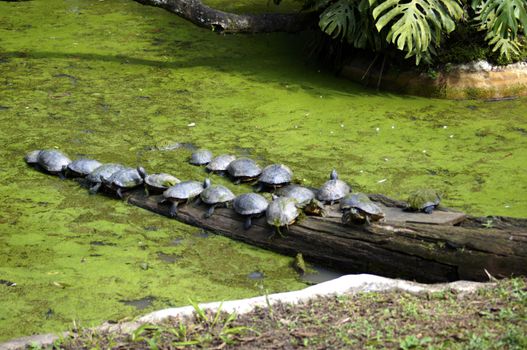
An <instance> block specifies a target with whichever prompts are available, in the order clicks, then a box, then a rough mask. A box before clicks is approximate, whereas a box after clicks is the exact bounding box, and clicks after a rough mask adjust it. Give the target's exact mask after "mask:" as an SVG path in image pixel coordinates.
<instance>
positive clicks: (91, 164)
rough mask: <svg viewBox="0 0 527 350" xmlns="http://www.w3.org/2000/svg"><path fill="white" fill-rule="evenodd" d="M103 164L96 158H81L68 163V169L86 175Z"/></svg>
mask: <svg viewBox="0 0 527 350" xmlns="http://www.w3.org/2000/svg"><path fill="white" fill-rule="evenodd" d="M101 165H102V163H101V162H99V161H97V160H95V159H87V158H81V159H77V160H74V161H73V162H71V163H70V164H68V170H69V171H71V172H73V173H75V174H78V175H79V176H86V175H88V174H89V173H91V172H92V171H94V170H95V169H97V168H98V167H100V166H101Z"/></svg>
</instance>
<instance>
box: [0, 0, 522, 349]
mask: <svg viewBox="0 0 527 350" xmlns="http://www.w3.org/2000/svg"><path fill="white" fill-rule="evenodd" d="M211 3H214V4H215V5H218V4H220V5H221V4H225V3H228V2H225V1H224V2H221V1H214V2H211ZM262 3H267V1H260V0H254V1H252V2H249V1H245V2H243V4H245V6H241V7H240V8H239V9H238V10H247V9H251V8H253V9H258V10H262V9H263V10H265V8H266V7H265V6H263V5H262ZM230 6H233V5H230ZM305 40H306V38H305V37H304V36H296V35H291V34H262V35H229V36H221V35H216V34H215V33H212V32H211V31H208V30H204V29H199V28H196V27H195V26H193V25H191V24H189V23H187V22H185V21H184V20H181V19H179V18H178V17H176V16H175V15H172V14H169V13H166V12H165V11H163V10H161V9H155V8H151V7H144V6H141V5H139V4H137V3H135V2H133V1H129V0H101V1H88V0H34V1H29V2H20V3H10V2H0V144H1V145H2V148H1V150H0V160H1V163H0V173H1V176H2V181H1V183H0V193H1V197H2V201H1V204H0V280H2V281H9V282H13V283H16V285H15V286H11V285H9V283H7V282H6V283H0V310H2V312H0V340H5V339H8V338H12V337H17V336H22V335H29V334H32V333H41V332H50V331H60V330H64V329H67V328H68V327H70V326H72V325H73V321H75V322H76V324H77V325H82V326H92V325H96V324H99V323H101V322H103V321H105V320H121V319H123V318H125V317H133V316H136V315H139V314H143V313H146V312H148V311H152V310H154V309H160V308H166V307H169V306H179V305H187V304H188V303H189V299H192V300H193V301H198V302H204V301H213V300H226V299H233V298H244V297H250V296H255V295H258V294H262V293H264V292H268V293H273V292H278V291H285V290H294V289H300V288H303V287H304V286H306V283H305V282H303V281H301V280H299V279H298V276H297V274H296V272H295V271H294V270H293V269H292V268H291V267H290V263H291V261H292V258H291V257H285V256H281V255H278V254H274V253H271V252H268V251H263V250H260V249H256V248H253V247H250V246H247V245H244V244H241V243H238V242H234V241H231V240H229V239H226V238H223V237H219V236H215V235H209V234H207V233H206V232H201V231H200V230H199V229H196V228H194V227H190V226H186V225H183V224H180V223H178V222H177V221H175V220H170V219H168V218H164V217H160V216H158V215H155V214H152V213H149V212H147V211H145V210H141V209H139V208H135V207H132V206H130V205H126V204H125V203H122V202H119V201H116V200H113V199H110V198H107V197H105V196H101V195H95V196H90V195H88V193H87V191H86V189H84V188H82V187H81V186H79V185H78V184H77V183H76V182H75V181H61V180H60V179H58V178H57V177H53V176H48V175H45V174H42V173H39V172H37V171H35V170H33V169H31V168H29V167H27V166H26V165H25V163H24V162H23V159H22V158H23V156H24V154H25V153H26V152H27V151H29V150H33V149H37V148H38V149H40V148H52V147H58V148H59V149H61V150H63V151H65V152H66V153H67V154H69V155H70V156H71V157H73V158H76V157H80V156H89V157H93V158H96V159H98V160H100V161H104V162H120V163H124V164H127V165H130V166H136V165H142V166H144V167H145V168H146V169H147V170H149V171H150V172H161V171H163V172H169V173H173V174H175V175H177V176H178V177H179V178H181V179H203V178H204V176H205V174H204V172H203V169H202V168H197V167H193V166H191V165H189V164H187V162H186V160H187V158H188V156H189V155H190V152H191V149H192V147H203V148H208V149H210V150H212V151H213V152H214V153H215V154H219V153H234V154H237V155H238V156H241V155H248V156H251V157H254V158H255V159H257V160H258V161H259V162H260V163H261V164H262V165H265V164H269V163H273V162H283V163H286V164H288V165H289V166H290V167H291V168H292V169H293V170H294V172H295V178H296V180H297V181H299V182H301V183H304V184H306V185H309V186H319V185H320V184H321V183H322V182H323V181H324V180H325V179H326V178H327V177H328V175H329V172H330V171H331V169H332V168H337V169H338V171H339V173H340V174H341V177H342V178H343V179H344V180H346V181H348V182H350V183H351V184H352V186H353V187H354V189H356V190H360V191H366V192H381V193H384V194H387V195H389V196H391V197H394V198H405V196H406V195H407V194H408V192H409V191H411V190H412V189H414V188H416V187H433V188H436V189H438V190H440V191H442V192H443V193H444V204H445V205H446V206H449V207H453V208H456V209H459V210H463V211H466V212H467V213H469V214H471V215H507V216H515V217H525V216H527V172H526V167H525V164H527V152H526V151H525V150H526V149H527V100H526V99H525V98H523V99H517V100H512V101H501V102H485V101H442V100H433V99H425V98H417V97H411V96H397V95H393V94H388V93H377V92H375V91H372V90H368V89H365V88H363V87H360V86H358V85H355V84H353V83H351V82H349V81H346V80H343V79H339V78H338V77H335V76H334V75H333V74H331V73H330V72H326V71H324V70H322V69H321V68H320V67H317V66H315V65H313V64H312V63H309V61H308V59H307V58H306V57H305V52H304V51H303V46H304V44H305ZM176 143H179V144H182V145H183V146H184V147H179V148H176V149H172V150H167V149H170V148H173V147H170V146H173V145H174V144H176ZM213 181H214V182H216V183H222V184H224V185H227V186H230V187H231V188H232V189H233V190H234V191H235V192H236V193H242V192H246V191H249V190H250V188H249V187H247V186H234V185H232V184H231V183H230V182H228V181H227V180H226V179H223V178H220V177H217V176H213ZM255 276H256V277H255Z"/></svg>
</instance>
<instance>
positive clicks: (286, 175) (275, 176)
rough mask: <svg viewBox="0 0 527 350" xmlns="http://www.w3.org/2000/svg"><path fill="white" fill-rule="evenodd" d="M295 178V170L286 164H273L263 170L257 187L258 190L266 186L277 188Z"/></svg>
mask: <svg viewBox="0 0 527 350" xmlns="http://www.w3.org/2000/svg"><path fill="white" fill-rule="evenodd" d="M291 180H293V172H292V171H291V169H289V167H288V166H286V165H284V164H271V165H268V166H266V167H265V168H264V169H263V170H262V174H261V175H260V177H259V178H258V184H257V185H256V187H255V190H256V192H260V191H261V190H263V189H264V188H272V189H276V188H278V187H283V186H285V185H288V184H289V183H290V182H291Z"/></svg>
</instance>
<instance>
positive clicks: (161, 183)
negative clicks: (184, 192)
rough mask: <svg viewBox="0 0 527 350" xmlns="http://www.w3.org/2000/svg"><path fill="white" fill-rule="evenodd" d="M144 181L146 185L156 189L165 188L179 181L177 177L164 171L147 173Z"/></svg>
mask: <svg viewBox="0 0 527 350" xmlns="http://www.w3.org/2000/svg"><path fill="white" fill-rule="evenodd" d="M144 181H145V183H146V184H147V185H148V186H150V187H152V188H155V189H157V190H166V189H167V188H169V187H170V186H174V185H175V184H178V183H180V182H181V180H179V179H178V178H177V177H175V176H172V175H170V174H165V173H159V174H150V175H147V176H146V177H145V180H144Z"/></svg>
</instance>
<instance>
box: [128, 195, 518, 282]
mask: <svg viewBox="0 0 527 350" xmlns="http://www.w3.org/2000/svg"><path fill="white" fill-rule="evenodd" d="M370 198H371V199H372V200H376V201H377V202H378V204H380V205H382V206H384V208H385V209H389V210H387V217H386V222H384V223H380V224H372V225H370V226H363V225H345V224H343V223H341V221H340V214H339V213H338V212H337V211H336V210H335V208H332V209H331V210H330V213H331V215H329V216H328V217H310V216H308V217H304V218H302V219H301V220H299V222H298V223H295V224H294V225H291V226H289V227H288V228H287V229H284V230H282V233H283V234H284V237H280V236H279V235H276V234H274V228H272V227H271V226H269V225H267V223H266V222H265V218H258V219H255V220H253V226H252V227H251V228H250V229H249V230H247V231H246V230H244V229H243V218H242V217H241V216H240V215H238V214H236V213H235V212H234V211H233V210H232V209H228V208H218V209H216V211H215V213H214V215H213V216H212V217H210V218H205V217H204V213H205V207H204V206H193V205H190V204H188V205H184V206H181V207H180V208H179V210H178V215H177V217H176V219H177V220H179V221H181V222H184V223H186V224H190V225H193V226H197V227H200V228H203V229H205V230H208V231H212V232H214V233H216V234H220V235H223V236H226V237H230V238H233V239H236V240H239V241H242V242H245V243H248V244H251V245H255V246H258V247H261V248H264V249H269V250H272V251H276V252H279V253H283V254H287V255H291V256H294V255H295V254H297V253H302V254H303V256H304V258H305V259H306V260H308V261H312V262H316V263H318V264H321V265H325V266H330V267H332V268H336V269H338V270H340V271H342V272H345V273H372V274H376V275H381V276H387V277H392V278H403V279H407V280H416V281H418V282H448V281H456V280H473V281H487V280H488V279H489V274H490V275H492V276H494V277H498V278H503V277H510V276H518V275H523V276H526V275H527V230H526V227H527V220H526V219H512V218H503V217H492V218H490V219H488V218H470V217H466V216H465V215H464V214H463V213H457V212H452V211H450V210H447V209H443V210H441V211H438V214H437V215H436V216H435V217H434V214H432V216H429V215H427V214H417V213H405V212H404V211H403V210H402V207H403V205H404V203H403V202H399V201H395V200H393V199H390V198H387V197H384V196H382V195H370ZM127 200H128V203H130V204H132V205H136V206H138V207H141V208H144V209H147V210H150V211H153V212H155V213H158V214H161V215H164V216H169V214H168V211H169V207H168V206H167V205H163V204H158V201H159V200H160V196H150V197H148V196H145V194H144V193H143V191H142V190H138V191H134V192H131V193H130V194H129V195H128V196H127ZM388 213H392V214H388ZM393 213H396V215H393ZM445 213H446V214H445ZM405 216H406V217H407V218H409V219H408V221H404V220H403V219H402V218H404V217H405ZM415 216H419V217H420V219H419V220H415ZM393 217H396V220H392V218H393ZM436 217H445V218H446V219H445V220H443V221H442V222H439V224H438V222H437V219H436ZM489 220H491V221H489Z"/></svg>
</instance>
